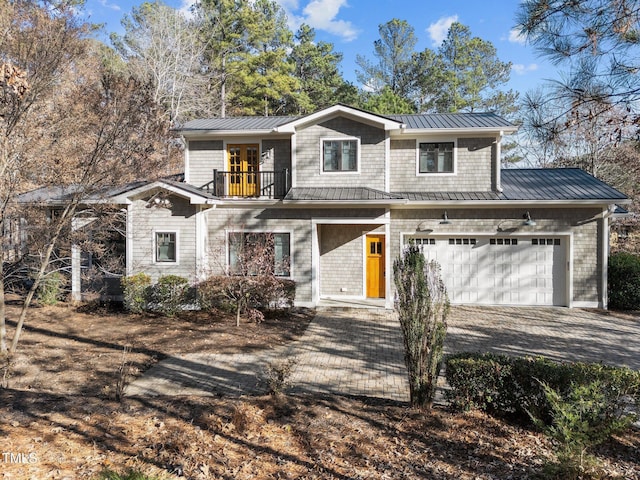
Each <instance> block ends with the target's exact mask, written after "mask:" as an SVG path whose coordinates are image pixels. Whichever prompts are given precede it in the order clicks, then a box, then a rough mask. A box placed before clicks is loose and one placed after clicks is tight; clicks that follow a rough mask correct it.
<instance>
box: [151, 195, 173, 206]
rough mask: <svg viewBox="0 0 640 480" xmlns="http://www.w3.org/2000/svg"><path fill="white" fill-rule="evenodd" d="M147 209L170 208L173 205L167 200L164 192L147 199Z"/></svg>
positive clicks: (167, 196)
mask: <svg viewBox="0 0 640 480" xmlns="http://www.w3.org/2000/svg"><path fill="white" fill-rule="evenodd" d="M145 206H146V207H147V208H152V207H155V208H171V207H172V206H173V205H172V203H171V200H169V195H168V194H166V193H164V192H158V193H156V194H155V195H154V196H153V197H151V198H150V199H149V201H148V202H147V204H146V205H145Z"/></svg>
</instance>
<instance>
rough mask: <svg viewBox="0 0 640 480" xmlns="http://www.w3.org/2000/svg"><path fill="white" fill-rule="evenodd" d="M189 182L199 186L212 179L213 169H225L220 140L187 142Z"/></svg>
mask: <svg viewBox="0 0 640 480" xmlns="http://www.w3.org/2000/svg"><path fill="white" fill-rule="evenodd" d="M188 148H189V183H190V184H191V185H195V186H197V187H201V186H202V185H204V184H205V183H208V182H210V181H211V180H213V169H214V168H215V169H218V170H225V155H224V150H223V144H222V140H208V141H201V140H198V141H193V140H192V141H190V142H189V147H188Z"/></svg>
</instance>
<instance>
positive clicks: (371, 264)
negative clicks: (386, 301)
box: [366, 235, 385, 298]
mask: <svg viewBox="0 0 640 480" xmlns="http://www.w3.org/2000/svg"><path fill="white" fill-rule="evenodd" d="M366 249H367V251H366V256H367V272H366V278H367V297H368V298H385V257H384V236H383V235H367V242H366Z"/></svg>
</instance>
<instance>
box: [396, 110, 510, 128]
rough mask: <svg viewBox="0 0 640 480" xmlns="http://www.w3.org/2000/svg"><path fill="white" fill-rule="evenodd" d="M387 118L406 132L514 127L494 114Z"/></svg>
mask: <svg viewBox="0 0 640 480" xmlns="http://www.w3.org/2000/svg"><path fill="white" fill-rule="evenodd" d="M388 117H389V118H391V119H393V120H396V121H398V122H401V123H404V124H405V125H406V128H407V129H408V130H428V129H466V128H514V127H515V125H514V124H513V123H511V122H508V121H507V120H505V119H504V118H502V117H500V116H499V115H496V114H495V113H428V114H421V115H388Z"/></svg>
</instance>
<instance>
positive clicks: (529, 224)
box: [522, 212, 536, 227]
mask: <svg viewBox="0 0 640 480" xmlns="http://www.w3.org/2000/svg"><path fill="white" fill-rule="evenodd" d="M522 218H524V222H522V225H526V226H527V227H533V226H534V225H535V224H536V222H534V221H533V220H532V219H531V215H530V214H529V212H526V213H525V214H524V215H522Z"/></svg>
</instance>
